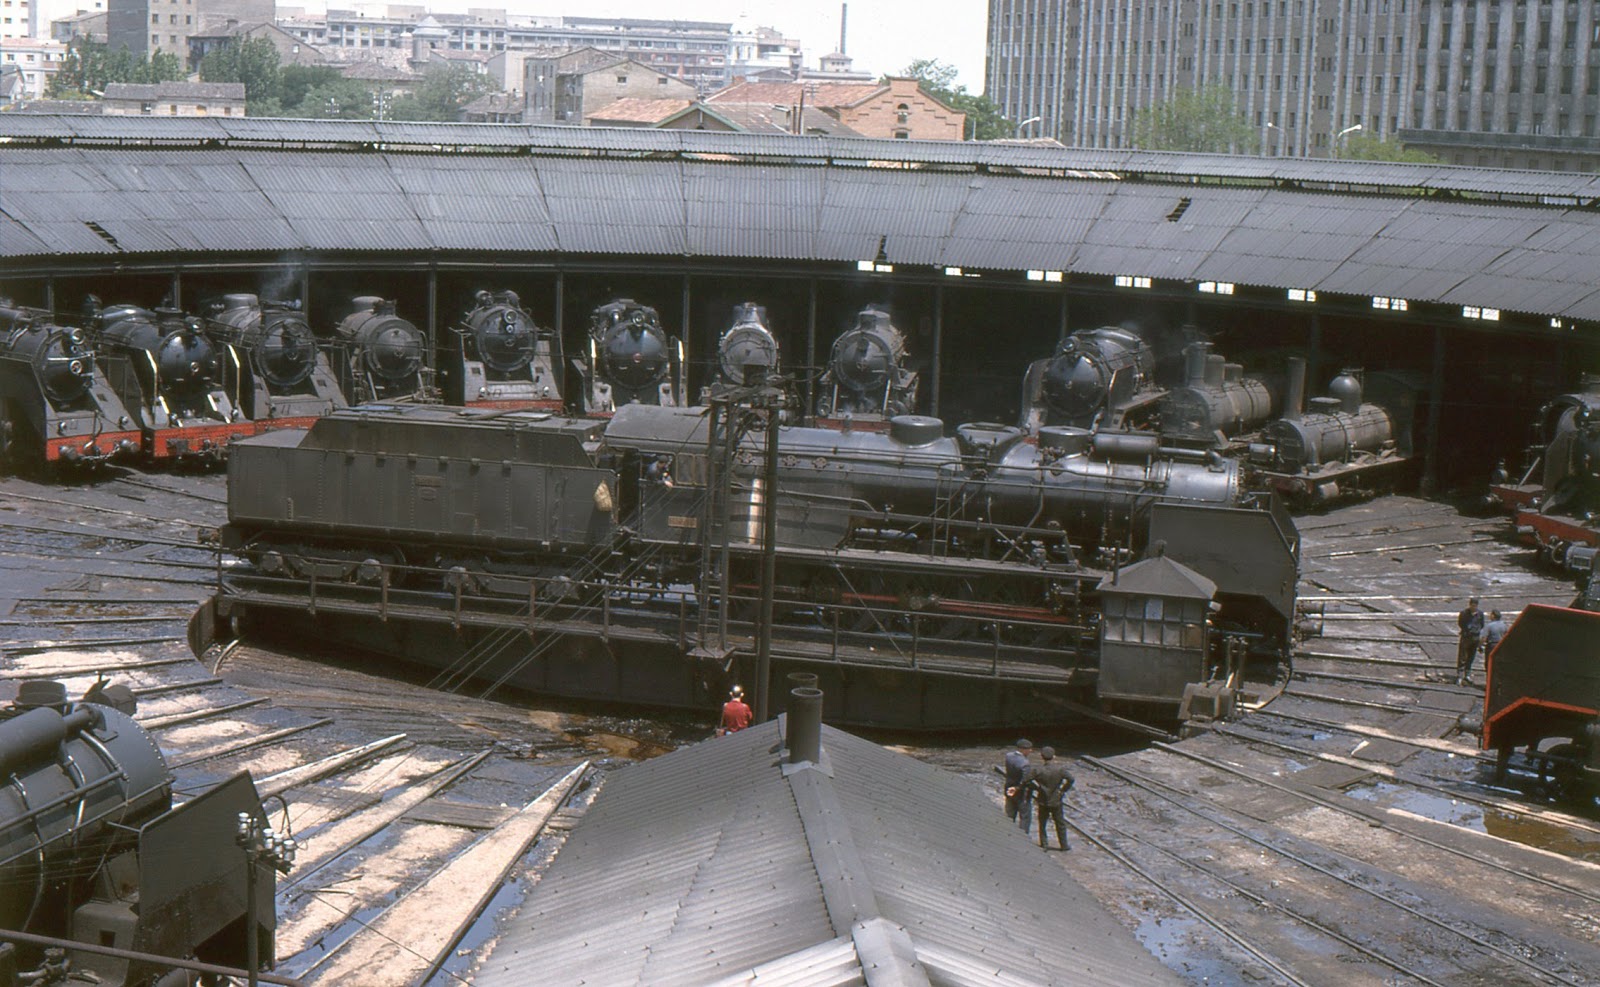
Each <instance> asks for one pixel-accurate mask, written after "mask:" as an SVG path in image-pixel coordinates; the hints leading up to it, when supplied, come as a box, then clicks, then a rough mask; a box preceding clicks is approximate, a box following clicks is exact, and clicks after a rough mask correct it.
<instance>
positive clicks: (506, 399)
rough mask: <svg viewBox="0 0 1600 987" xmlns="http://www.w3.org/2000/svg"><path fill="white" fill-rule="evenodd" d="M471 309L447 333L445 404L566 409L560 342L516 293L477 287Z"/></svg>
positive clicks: (442, 375)
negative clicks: (564, 404) (539, 323)
mask: <svg viewBox="0 0 1600 987" xmlns="http://www.w3.org/2000/svg"><path fill="white" fill-rule="evenodd" d="M473 301H474V305H473V308H472V311H470V312H468V313H467V314H466V315H464V316H462V318H461V321H460V322H459V323H457V324H456V325H454V326H451V327H450V329H449V331H448V332H447V333H444V334H443V338H442V342H443V343H444V345H443V346H441V348H440V349H441V352H440V353H439V372H440V378H441V385H442V387H441V390H442V392H443V394H444V399H445V401H446V402H448V403H450V404H454V405H459V406H464V407H477V408H536V409H540V410H544V411H560V410H562V407H563V405H562V396H561V378H560V368H561V366H562V360H561V341H560V340H559V339H558V338H556V334H555V333H554V332H552V331H550V330H549V329H545V328H543V327H541V326H539V325H538V324H537V323H536V322H534V319H533V315H532V313H530V312H529V311H528V310H527V309H526V308H524V307H523V305H522V299H521V297H520V296H519V295H518V294H517V293H516V292H514V291H509V290H502V291H479V292H478V293H477V294H476V295H475V296H474V297H473Z"/></svg>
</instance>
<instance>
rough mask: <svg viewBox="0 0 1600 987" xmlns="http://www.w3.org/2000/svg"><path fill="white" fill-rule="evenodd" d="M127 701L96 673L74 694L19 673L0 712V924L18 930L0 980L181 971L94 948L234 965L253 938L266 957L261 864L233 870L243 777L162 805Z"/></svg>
mask: <svg viewBox="0 0 1600 987" xmlns="http://www.w3.org/2000/svg"><path fill="white" fill-rule="evenodd" d="M134 707H135V701H134V698H133V693H132V692H131V691H130V690H129V689H127V688H126V687H123V686H114V685H107V684H105V683H98V684H96V685H95V686H94V687H93V688H92V689H91V690H90V692H89V694H88V695H86V696H85V697H84V699H83V701H82V702H76V703H75V702H70V701H69V700H68V699H67V694H66V689H65V688H64V687H63V686H62V685H61V683H59V682H49V681H42V680H33V681H27V682H23V683H22V684H21V688H20V689H19V691H18V695H17V699H16V701H15V703H14V704H13V705H11V706H9V707H6V708H4V709H0V777H4V778H5V779H6V780H7V784H6V785H5V786H4V787H3V788H0V889H4V890H3V893H0V929H5V930H10V931H12V932H16V933H21V934H23V935H24V936H26V937H27V938H28V940H29V941H27V942H15V943H8V942H6V937H5V936H4V935H0V987H13V985H20V984H46V983H62V982H84V983H98V984H108V985H125V987H135V985H138V987H147V985H153V984H157V983H159V984H161V985H179V984H190V983H194V982H196V978H195V977H194V976H192V975H190V974H188V973H187V971H186V970H184V969H183V968H181V967H178V966H176V965H174V964H170V963H161V962H156V961H155V960H153V959H149V958H146V959H130V958H127V957H126V956H120V957H119V956H117V955H112V954H108V953H106V952H97V951H95V947H110V948H111V950H112V951H113V952H115V951H124V952H126V951H129V950H131V951H133V952H134V953H137V954H150V955H152V956H159V957H169V958H175V959H179V960H197V961H200V962H202V963H209V964H216V965H221V966H226V967H230V968H232V969H234V970H238V969H240V968H242V967H244V966H245V964H246V962H247V960H248V956H249V949H248V948H247V947H248V945H249V941H248V940H249V938H250V937H254V938H255V939H256V947H257V953H258V956H259V958H260V960H261V962H262V963H264V964H265V966H267V967H271V965H272V964H273V931H274V929H275V927H276V918H275V914H274V911H273V893H274V875H273V870H272V868H270V867H267V868H260V867H257V876H256V880H255V881H254V882H251V881H249V880H247V874H246V868H247V866H251V865H247V863H246V856H245V850H244V848H243V847H242V846H241V845H240V844H239V842H238V834H239V829H240V826H241V815H242V816H244V817H245V819H246V820H248V821H249V824H250V826H251V827H252V829H253V830H254V831H256V832H261V831H265V830H266V817H265V815H264V813H263V812H262V810H261V800H260V799H259V798H258V797H257V795H256V791H255V786H254V785H253V784H252V783H251V781H250V776H249V775H248V774H240V775H237V776H235V777H234V778H233V779H231V780H229V781H227V782H224V783H223V784H222V785H220V786H218V787H216V788H214V789H212V790H211V791H209V792H207V793H206V794H204V795H201V796H200V797H198V798H193V799H190V800H189V801H187V802H185V803H184V804H183V805H182V806H180V807H178V808H173V801H172V775H171V773H170V772H168V770H167V765H166V762H165V761H164V760H163V759H162V756H161V753H160V751H159V750H157V748H156V746H155V744H154V743H153V742H152V741H151V739H150V737H149V735H148V734H146V733H145V732H144V731H143V730H142V729H140V727H139V725H138V724H137V723H136V722H134V719H133V716H132V713H133V711H134ZM250 887H253V888H254V892H255V895H256V899H255V903H254V906H255V907H253V908H252V907H250V902H249V900H248V897H247V888H250ZM252 913H253V914H254V925H253V926H252V925H251V924H250V918H251V915H252Z"/></svg>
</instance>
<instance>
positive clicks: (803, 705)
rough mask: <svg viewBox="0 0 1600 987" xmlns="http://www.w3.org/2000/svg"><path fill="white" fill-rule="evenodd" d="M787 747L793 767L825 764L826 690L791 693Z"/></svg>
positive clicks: (794, 690) (801, 690)
mask: <svg viewBox="0 0 1600 987" xmlns="http://www.w3.org/2000/svg"><path fill="white" fill-rule="evenodd" d="M787 727H788V729H787V736H785V737H784V741H785V743H786V744H787V745H788V747H789V763H790V764H803V763H810V764H816V763H817V762H819V761H821V760H822V690H821V689H813V688H810V687H806V686H801V687H798V688H795V689H791V690H789V715H788V719H787Z"/></svg>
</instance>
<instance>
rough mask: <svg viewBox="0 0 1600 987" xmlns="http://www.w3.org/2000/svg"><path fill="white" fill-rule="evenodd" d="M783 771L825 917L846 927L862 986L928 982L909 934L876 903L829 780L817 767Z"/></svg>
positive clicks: (910, 986)
mask: <svg viewBox="0 0 1600 987" xmlns="http://www.w3.org/2000/svg"><path fill="white" fill-rule="evenodd" d="M786 774H787V776H788V782H789V789H790V791H791V792H792V793H793V795H794V803H795V809H796V810H797V811H798V813H799V815H800V826H801V828H802V829H804V830H805V834H806V844H807V846H808V848H809V849H810V852H811V863H812V866H814V867H815V868H816V870H817V881H818V883H819V884H821V886H822V898H823V905H824V907H826V908H827V911H828V920H829V921H830V922H831V923H833V929H834V931H835V932H837V933H841V934H843V933H844V931H845V930H848V931H849V935H850V939H851V941H852V942H853V943H854V944H855V949H856V956H857V958H858V959H859V960H860V962H861V970H862V973H863V974H864V976H865V978H866V982H867V987H902V985H906V987H930V985H931V982H930V981H929V979H928V971H927V969H926V968H925V967H924V966H923V965H922V964H921V963H920V962H919V961H918V960H917V950H916V946H915V944H914V943H913V942H912V941H911V936H910V934H909V933H907V932H906V930H905V929H904V928H903V927H901V926H899V925H897V924H895V923H894V922H892V921H890V920H889V919H887V918H885V917H884V915H883V913H882V911H881V910H880V909H879V907H878V896H877V895H876V894H874V893H873V890H872V875H871V873H870V872H869V871H868V870H867V867H866V864H865V863H864V862H863V861H862V859H861V853H860V851H859V850H857V848H856V844H855V839H854V838H853V837H852V836H851V834H850V825H849V821H848V820H849V817H848V815H847V814H846V812H845V809H844V806H843V804H841V803H840V801H839V794H838V792H836V791H834V788H833V779H832V778H831V777H830V776H829V775H828V774H827V773H824V772H823V771H821V770H798V771H790V772H786Z"/></svg>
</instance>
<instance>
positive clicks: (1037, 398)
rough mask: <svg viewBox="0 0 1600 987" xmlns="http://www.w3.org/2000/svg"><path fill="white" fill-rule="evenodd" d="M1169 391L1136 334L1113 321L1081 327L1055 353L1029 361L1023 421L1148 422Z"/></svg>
mask: <svg viewBox="0 0 1600 987" xmlns="http://www.w3.org/2000/svg"><path fill="white" fill-rule="evenodd" d="M1165 393H1166V392H1165V391H1164V390H1163V389H1162V388H1161V387H1160V386H1159V385H1158V384H1157V383H1156V381H1155V357H1154V356H1153V355H1152V353H1151V351H1150V347H1149V345H1148V344H1146V343H1145V341H1144V340H1143V339H1141V338H1140V337H1139V336H1138V335H1137V334H1135V333H1133V332H1130V331H1128V330H1126V329H1118V328H1115V327H1113V326H1102V327H1101V328H1099V329H1080V330H1078V331H1077V332H1074V333H1072V334H1071V335H1070V336H1068V337H1067V338H1066V339H1063V340H1062V341H1061V343H1060V344H1059V345H1058V346H1057V347H1056V351H1055V353H1054V355H1052V356H1050V357H1048V358H1046V359H1043V360H1035V361H1034V362H1033V363H1031V364H1029V366H1028V371H1027V374H1026V375H1025V376H1024V377H1023V383H1022V421H1021V425H1022V427H1023V428H1025V429H1028V430H1029V431H1033V430H1035V429H1038V428H1042V427H1044V426H1050V425H1064V426H1070V427H1073V428H1108V429H1112V428H1137V427H1142V426H1147V425H1150V424H1151V423H1152V422H1153V421H1154V413H1155V408H1156V404H1157V402H1159V401H1160V400H1161V398H1162V396H1163V395H1164V394H1165Z"/></svg>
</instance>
